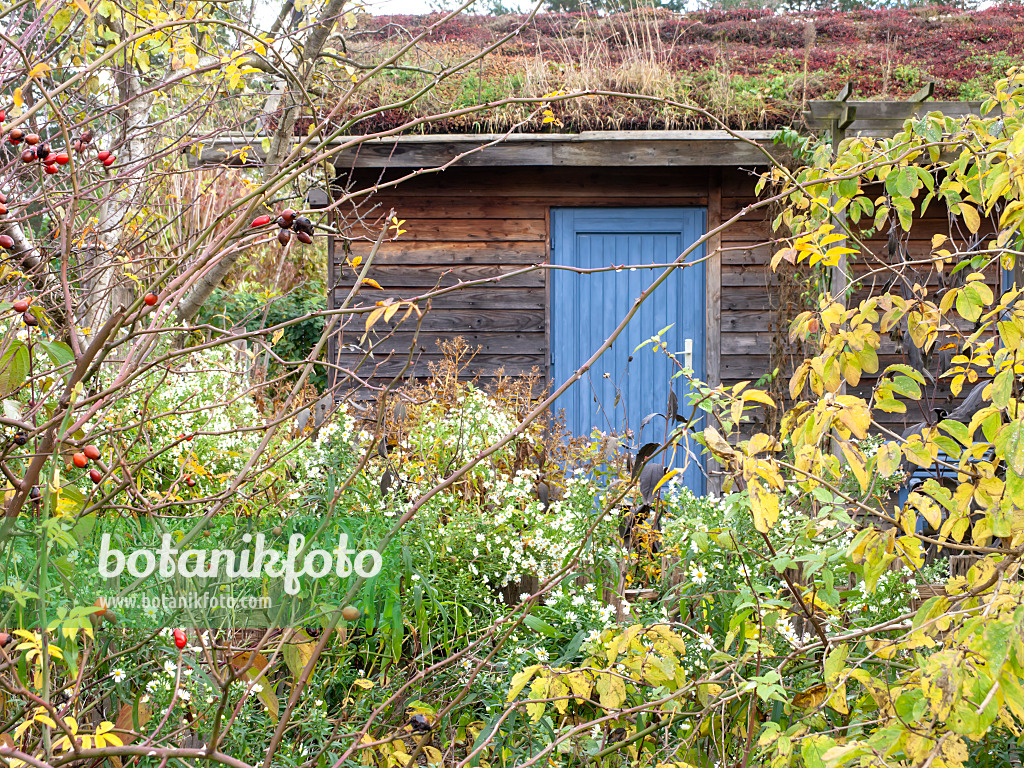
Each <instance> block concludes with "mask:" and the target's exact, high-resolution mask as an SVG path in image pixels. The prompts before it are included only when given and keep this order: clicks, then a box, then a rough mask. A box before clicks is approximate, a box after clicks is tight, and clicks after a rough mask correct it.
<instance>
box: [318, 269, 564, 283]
mask: <svg viewBox="0 0 1024 768" xmlns="http://www.w3.org/2000/svg"><path fill="white" fill-rule="evenodd" d="M524 268H526V267H525V265H523V266H519V267H510V266H507V265H495V264H474V265H470V266H435V267H421V266H379V267H378V266H374V265H371V267H370V270H369V272H368V274H367V277H370V278H372V279H373V280H376V281H377V282H378V283H380V285H381V286H382V287H383V288H385V289H390V288H432V287H434V286H436V285H440V286H441V287H449V286H453V285H457V284H460V283H466V282H469V281H472V280H493V281H494V283H493V284H494V285H496V286H497V285H500V286H503V287H506V288H543V287H544V282H545V271H544V270H543V269H536V270H534V271H532V272H527V273H525V274H518V275H517V274H513V273H515V272H516V271H520V270H522V269H524ZM357 276H358V275H356V274H355V270H353V269H352V268H350V267H345V268H343V269H342V274H341V277H340V279H339V281H338V283H337V286H338V287H339V288H351V287H352V285H353V283H355V279H356V277H357Z"/></svg>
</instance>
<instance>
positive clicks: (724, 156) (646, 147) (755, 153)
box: [510, 141, 793, 167]
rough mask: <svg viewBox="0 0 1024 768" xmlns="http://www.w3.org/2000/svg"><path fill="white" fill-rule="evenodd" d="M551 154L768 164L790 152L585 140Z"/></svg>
mask: <svg viewBox="0 0 1024 768" xmlns="http://www.w3.org/2000/svg"><path fill="white" fill-rule="evenodd" d="M766 153H767V157H766ZM553 155H554V157H553V161H554V164H555V165H583V166H601V165H604V166H608V165H623V166H637V165H654V166H658V167H665V166H695V165H696V166H720V165H751V166H754V165H763V166H768V165H771V162H772V159H785V158H791V157H792V155H793V153H792V151H791V150H789V149H788V148H786V147H783V146H780V145H773V144H764V145H763V146H762V147H760V148H759V147H758V146H752V145H750V144H747V143H744V142H739V141H679V142H673V141H656V142H624V141H588V142H585V143H584V142H580V143H578V144H557V145H555V147H554V153H553ZM510 164H511V163H510Z"/></svg>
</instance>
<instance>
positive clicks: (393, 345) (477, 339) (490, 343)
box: [338, 330, 547, 357]
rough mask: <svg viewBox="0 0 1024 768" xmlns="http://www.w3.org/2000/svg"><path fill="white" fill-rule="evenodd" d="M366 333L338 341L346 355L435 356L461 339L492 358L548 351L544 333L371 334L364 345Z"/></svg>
mask: <svg viewBox="0 0 1024 768" xmlns="http://www.w3.org/2000/svg"><path fill="white" fill-rule="evenodd" d="M361 337H362V333H360V332H358V330H357V331H356V332H353V333H346V334H342V335H341V338H340V339H338V343H339V345H340V349H341V350H342V352H343V353H346V354H347V353H353V354H356V349H354V348H353V347H359V348H361V349H363V350H364V351H365V350H369V349H370V347H371V346H372V348H373V354H374V355H375V356H376V357H380V356H381V355H388V354H392V353H396V354H400V355H401V354H406V353H408V352H409V351H410V350H413V351H414V352H424V353H427V354H434V353H438V352H440V348H439V344H441V343H443V342H450V341H453V340H454V339H456V338H461V339H462V340H463V341H465V342H466V344H468V345H469V348H470V349H471V350H479V351H480V353H481V354H488V355H497V354H502V355H531V354H532V355H536V354H540V355H543V354H544V353H545V351H546V349H547V346H546V341H545V334H544V333H543V332H540V333H465V332H453V333H437V332H430V331H423V332H421V333H420V335H419V336H416V334H414V333H404V332H400V333H394V334H391V335H390V336H387V335H384V334H377V333H371V335H370V338H369V339H367V341H366V342H365V343H362V344H360V341H361Z"/></svg>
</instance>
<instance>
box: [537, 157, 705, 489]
mask: <svg viewBox="0 0 1024 768" xmlns="http://www.w3.org/2000/svg"><path fill="white" fill-rule="evenodd" d="M707 191H708V195H707V198H706V204H705V205H699V204H698V205H694V204H692V203H689V204H685V203H684V204H678V203H677V204H672V203H668V204H665V205H628V204H623V203H619V204H616V205H608V206H601V205H595V204H593V203H590V204H584V205H550V206H547V207H546V208H545V213H544V220H545V229H546V232H547V237H546V242H545V260H546V263H547V264H548V265H551V264H552V256H553V253H554V241H555V236H556V233H555V231H554V226H553V222H554V216H553V211H554V210H556V209H588V210H593V209H595V208H602V207H606V208H608V209H609V210H622V209H630V208H636V209H670V208H675V209H688V210H694V209H698V210H703V211H704V214H705V228H704V232H703V233H702V237H703V238H704V253H705V255H704V263H703V272H704V286H703V287H704V304H705V309H704V317H703V338H704V360H703V364H704V365H703V367H704V378H703V380H704V383H705V384H708V385H709V386H712V387H715V386H718V385H719V384H720V383H721V301H722V272H721V263H722V248H721V242H722V237H721V233H720V232H714V230H716V229H717V228H719V227H720V226H721V224H722V174H721V169H718V168H712V169H710V172H709V174H708V186H707ZM553 271H554V270H551V269H548V270H545V272H546V274H545V280H544V293H545V302H544V336H545V346H546V352H547V354H546V355H545V368H546V369H547V376H546V377H545V378H546V380H547V381H548V382H549V383H550V382H551V381H552V378H551V377H552V375H553V374H554V367H553V365H552V362H553V356H554V350H553V348H552V343H551V342H552V321H553V313H552V290H551V287H552V274H553ZM701 463H702V464H703V465H704V493H705V494H712V495H718V494H720V492H721V477H720V475H719V474H717V473H713V472H712V470H713V469H718V464H717V463H716V462H715V461H714V459H713V457H712V456H710V455H706V456H702V457H701Z"/></svg>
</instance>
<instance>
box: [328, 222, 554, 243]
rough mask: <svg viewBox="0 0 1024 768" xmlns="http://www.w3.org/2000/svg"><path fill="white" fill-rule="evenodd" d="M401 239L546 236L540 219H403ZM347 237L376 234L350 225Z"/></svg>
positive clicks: (475, 239)
mask: <svg viewBox="0 0 1024 768" xmlns="http://www.w3.org/2000/svg"><path fill="white" fill-rule="evenodd" d="M402 229H404V230H405V232H404V233H403V234H402V236H401V241H409V240H417V241H423V240H428V241H435V242H436V241H439V240H440V241H445V242H465V241H473V242H481V241H486V242H496V241H505V240H541V241H543V240H544V239H545V238H546V237H547V225H546V224H545V222H544V220H543V219H511V218H510V219H406V220H405V223H404V224H402ZM347 234H348V236H349V237H353V238H358V237H364V238H367V239H368V240H371V241H372V240H376V239H377V234H378V233H376V232H373V231H372V230H370V231H367V230H365V229H364V228H362V227H361V226H352V227H351V228H350V229H349V230H348V233H347Z"/></svg>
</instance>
